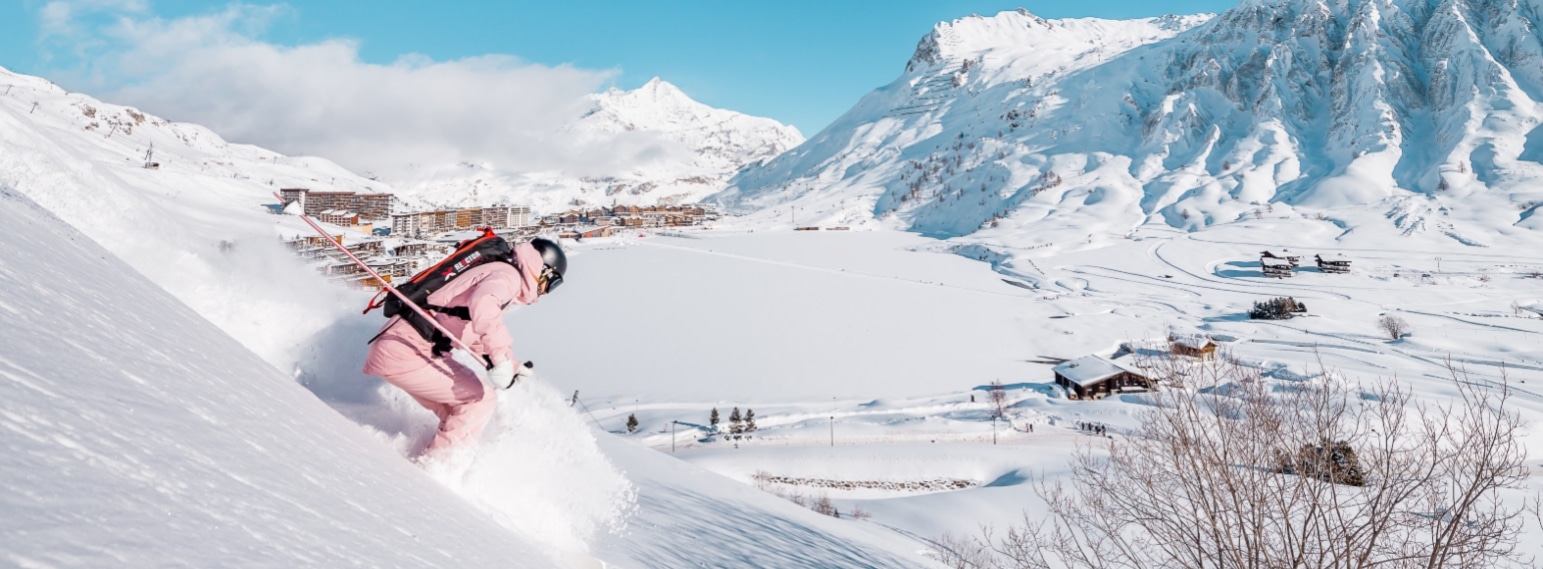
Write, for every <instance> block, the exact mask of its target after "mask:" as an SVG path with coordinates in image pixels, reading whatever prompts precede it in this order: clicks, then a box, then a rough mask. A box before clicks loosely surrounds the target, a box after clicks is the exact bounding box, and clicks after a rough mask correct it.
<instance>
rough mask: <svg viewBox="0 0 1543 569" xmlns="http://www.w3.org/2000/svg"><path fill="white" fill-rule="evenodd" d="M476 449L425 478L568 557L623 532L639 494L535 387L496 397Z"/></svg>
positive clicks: (537, 383) (560, 404) (590, 437)
mask: <svg viewBox="0 0 1543 569" xmlns="http://www.w3.org/2000/svg"><path fill="white" fill-rule="evenodd" d="M493 421H494V422H493V423H492V424H489V425H488V428H487V430H486V431H484V433H483V436H482V441H481V442H480V443H479V444H477V445H476V446H474V447H472V448H469V449H467V450H465V451H463V452H461V453H456V454H453V455H451V456H448V457H446V458H445V459H444V460H443V461H434V463H431V464H428V465H426V469H427V470H428V472H429V475H430V476H432V477H434V478H435V479H436V480H438V481H439V482H440V483H442V484H444V485H445V486H447V487H449V488H450V489H452V490H454V491H455V492H456V493H457V494H460V495H461V496H463V497H465V498H466V499H467V500H468V501H470V502H472V503H473V504H475V505H476V506H477V507H479V508H481V509H482V510H483V511H485V512H487V513H489V514H490V515H492V516H493V517H494V518H495V519H496V520H498V522H499V523H500V524H503V525H504V526H505V527H508V528H509V529H512V530H515V531H517V532H519V533H522V534H524V535H527V536H530V537H531V538H533V539H534V540H536V541H539V542H542V543H547V544H550V545H552V546H554V547H556V548H559V549H562V550H567V551H585V552H587V551H588V550H589V542H590V540H591V539H592V538H593V537H594V536H595V535H596V534H597V532H599V531H601V530H605V531H612V532H615V531H621V530H622V529H623V527H624V524H625V521H626V517H627V516H628V514H630V513H631V512H632V511H633V509H634V508H635V505H636V500H637V492H636V490H635V489H634V488H633V486H632V483H631V482H629V481H628V480H627V477H626V475H624V474H623V473H622V472H620V471H618V470H617V469H616V467H615V466H613V465H612V464H611V461H610V460H609V459H608V458H606V456H605V454H604V453H602V452H601V451H600V448H599V446H598V445H597V444H596V442H595V436H594V434H593V433H591V432H590V428H589V426H588V424H586V423H585V422H584V420H583V419H582V418H580V417H579V415H578V414H577V413H575V412H574V410H573V409H572V408H570V407H569V406H568V401H567V399H566V398H565V397H564V396H563V395H562V394H560V393H558V392H557V390H556V389H554V388H553V387H552V386H551V385H550V384H548V383H546V382H545V381H542V380H540V379H531V380H526V381H522V382H520V383H518V384H516V385H515V386H514V387H512V388H510V389H509V390H507V391H502V392H499V394H498V412H497V415H496V416H495V418H494V420H493Z"/></svg>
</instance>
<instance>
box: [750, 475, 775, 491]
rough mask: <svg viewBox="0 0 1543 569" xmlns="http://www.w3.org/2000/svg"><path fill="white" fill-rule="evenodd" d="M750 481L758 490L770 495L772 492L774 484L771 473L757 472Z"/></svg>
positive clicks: (751, 476)
mask: <svg viewBox="0 0 1543 569" xmlns="http://www.w3.org/2000/svg"><path fill="white" fill-rule="evenodd" d="M750 480H751V481H753V482H754V483H755V489H756V490H760V491H762V492H768V493H769V492H771V490H772V482H771V473H770V472H767V471H765V470H757V471H755V474H751V475H750Z"/></svg>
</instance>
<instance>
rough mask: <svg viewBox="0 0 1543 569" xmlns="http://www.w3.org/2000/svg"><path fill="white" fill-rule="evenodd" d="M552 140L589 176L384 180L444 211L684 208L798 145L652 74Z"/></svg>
mask: <svg viewBox="0 0 1543 569" xmlns="http://www.w3.org/2000/svg"><path fill="white" fill-rule="evenodd" d="M552 138H553V140H554V144H558V143H559V142H560V141H567V142H569V143H571V144H573V146H574V148H575V149H579V150H576V151H578V152H582V153H584V154H586V155H585V156H583V157H582V161H583V162H586V163H588V164H590V166H589V167H588V169H587V171H547V172H525V171H509V170H506V169H502V168H500V167H499V165H497V164H491V163H466V162H463V163H460V164H454V165H449V164H445V165H428V166H424V165H413V166H408V167H405V168H403V169H402V171H399V172H392V173H390V174H389V175H387V177H388V179H389V181H391V182H392V183H393V184H395V185H396V187H397V188H398V190H400V191H401V192H402V193H403V194H404V195H406V196H409V197H411V198H414V199H417V200H421V201H422V202H424V203H431V204H440V205H478V204H490V203H494V202H500V201H502V202H508V203H518V204H528V205H531V206H532V207H534V208H535V209H537V210H539V211H542V212H552V211H561V210H562V209H564V208H567V207H569V206H571V205H573V204H574V203H575V200H578V201H580V202H583V203H587V204H611V203H619V204H623V205H627V204H639V205H647V204H654V203H687V202H695V201H697V200H699V199H701V198H702V197H704V196H706V195H708V194H711V193H714V192H717V191H719V190H721V189H723V186H724V184H725V183H726V182H727V181H728V179H729V177H730V176H732V175H733V174H734V173H735V172H736V171H738V170H739V169H740V168H741V167H743V166H745V165H747V164H752V163H757V162H761V161H765V160H769V159H771V158H772V157H775V156H776V155H778V154H781V153H782V152H783V151H785V150H787V149H789V148H792V147H794V146H797V145H798V144H799V143H801V142H803V140H804V138H803V135H801V134H799V132H798V129H795V128H793V127H791V126H786V125H783V124H780V123H778V122H776V121H774V120H771V119H766V118H760V117H752V116H749V115H744V114H741V113H737V112H733V111H728V110H723V109H716V108H712V107H709V106H707V105H704V104H701V103H698V102H696V101H694V100H692V99H691V98H690V97H688V96H686V94H685V93H683V92H681V90H680V89H678V88H676V87H675V86H674V85H671V84H669V83H667V82H665V81H662V80H660V79H658V78H654V79H653V80H652V81H649V82H648V83H647V84H646V85H643V86H642V87H639V88H637V89H634V90H632V91H621V90H619V89H615V88H612V89H610V90H609V91H606V92H604V93H599V94H595V95H591V96H590V97H589V101H588V108H587V109H586V110H585V112H584V113H583V114H582V115H581V116H577V117H574V118H573V120H571V121H569V122H568V123H567V124H566V126H564V127H562V128H561V129H560V130H559V131H558V132H555V133H552Z"/></svg>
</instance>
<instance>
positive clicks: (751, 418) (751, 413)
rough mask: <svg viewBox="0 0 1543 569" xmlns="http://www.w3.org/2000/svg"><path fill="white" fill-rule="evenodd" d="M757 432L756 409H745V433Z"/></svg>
mask: <svg viewBox="0 0 1543 569" xmlns="http://www.w3.org/2000/svg"><path fill="white" fill-rule="evenodd" d="M754 430H756V426H755V409H745V432H747V433H748V432H751V431H754Z"/></svg>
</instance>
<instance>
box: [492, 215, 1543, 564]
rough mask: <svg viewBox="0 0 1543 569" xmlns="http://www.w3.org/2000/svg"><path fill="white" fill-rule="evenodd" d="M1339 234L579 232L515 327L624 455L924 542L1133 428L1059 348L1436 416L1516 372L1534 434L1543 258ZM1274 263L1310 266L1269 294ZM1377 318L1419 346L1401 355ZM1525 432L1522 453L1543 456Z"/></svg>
mask: <svg viewBox="0 0 1543 569" xmlns="http://www.w3.org/2000/svg"><path fill="white" fill-rule="evenodd" d="M1374 231H1375V230H1374V228H1370V227H1369V228H1368V229H1367V230H1366V231H1365V233H1367V234H1372V233H1374ZM1341 233H1342V231H1341V230H1340V229H1338V228H1337V227H1336V226H1334V225H1333V224H1331V223H1328V222H1322V221H1316V220H1303V219H1300V218H1297V219H1263V220H1250V221H1247V222H1239V223H1236V224H1230V225H1224V226H1219V227H1216V228H1213V229H1211V230H1208V231H1201V232H1195V233H1185V232H1178V231H1174V230H1172V229H1169V228H1165V227H1161V226H1148V227H1143V228H1140V229H1138V230H1137V231H1135V232H1133V233H1132V234H1131V237H1130V238H1129V239H1111V240H1106V241H1101V242H1097V243H1095V244H1092V245H1088V244H1086V243H1078V244H1076V245H1075V246H1072V247H1065V248H1050V247H1033V248H1023V249H1021V250H1011V249H1004V248H998V249H996V254H997V267H998V269H999V271H993V270H991V265H990V264H988V263H984V262H979V261H973V260H969V259H965V258H964V257H963V256H961V255H958V254H953V253H950V252H948V251H949V250H950V247H949V246H947V244H946V243H943V242H938V241H933V240H929V239H926V238H923V237H919V236H916V235H913V234H906V233H894V232H884V231H874V232H793V231H787V230H785V229H783V230H770V229H765V228H764V227H763V228H761V229H759V230H754V231H752V230H751V229H750V228H748V227H739V228H726V229H721V230H711V231H695V232H690V233H682V234H679V236H655V235H650V236H648V237H644V238H638V237H636V236H627V237H618V238H613V239H606V240H586V241H585V242H583V243H578V244H574V245H573V246H572V248H573V249H574V257H573V267H574V269H573V270H572V272H573V278H572V279H570V281H569V282H570V283H571V284H567V285H565V288H564V289H563V290H562V294H561V295H553V296H552V297H549V298H548V299H547V300H544V301H543V302H542V303H540V304H537V305H535V306H533V307H529V308H526V309H522V310H520V311H519V312H516V313H514V314H512V315H511V317H510V319H509V323H510V325H511V328H512V329H513V330H514V331H515V334H516V338H517V341H518V345H517V348H516V349H517V351H518V353H519V354H520V355H521V356H522V357H526V358H530V359H533V360H536V361H539V362H541V365H540V369H541V370H542V373H543V374H544V376H545V377H546V378H547V379H548V380H550V381H551V382H552V383H553V384H554V386H556V387H557V388H558V389H559V390H561V391H564V392H571V391H573V390H578V391H579V394H580V401H581V402H583V403H584V404H585V405H586V406H587V407H588V409H589V410H590V411H592V412H593V413H592V416H593V419H594V420H595V421H596V422H598V423H599V424H600V425H601V426H603V427H604V428H605V429H607V430H610V431H612V432H616V433H624V423H625V421H626V419H627V417H628V415H630V414H635V415H636V416H637V417H638V419H639V421H640V428H639V432H638V433H636V434H632V435H625V434H623V435H622V437H623V438H624V439H629V440H632V441H634V442H636V443H637V444H641V445H645V446H648V447H651V448H654V449H656V450H659V451H661V452H666V453H669V452H671V451H672V448H673V449H674V454H675V456H677V457H680V458H682V459H685V460H687V461H690V462H693V463H696V464H698V465H701V466H703V467H706V468H708V469H711V470H713V471H716V472H719V473H722V474H724V475H726V476H729V477H731V478H734V479H737V480H740V481H742V482H744V483H746V484H750V485H758V486H761V487H763V488H765V489H766V490H767V491H769V492H775V493H778V494H782V495H785V496H789V497H791V496H793V495H795V494H797V495H802V496H805V497H808V498H815V497H818V496H820V495H821V494H824V495H827V496H829V497H831V498H833V499H835V500H836V503H837V504H838V505H839V506H840V507H841V509H842V510H846V509H848V508H850V507H853V506H856V507H859V508H861V509H863V510H866V511H868V512H870V513H872V514H873V517H872V519H871V521H870V522H856V523H873V524H875V525H881V526H886V527H892V528H893V529H894V530H895V531H897V532H898V533H901V534H903V535H912V536H919V537H937V536H939V535H941V534H942V533H944V532H951V533H954V534H972V533H974V531H975V529H976V527H977V526H978V524H980V523H989V524H997V525H1000V524H1004V523H1010V522H1012V521H1015V520H1017V519H1019V516H1020V515H1021V512H1022V510H1024V509H1025V508H1028V509H1031V510H1035V509H1037V508H1038V507H1039V504H1038V499H1037V498H1036V496H1035V493H1034V490H1033V487H1032V484H1030V483H1029V482H1031V481H1032V480H1033V479H1034V478H1035V477H1038V476H1042V475H1050V476H1052V477H1053V476H1054V475H1056V474H1057V473H1058V472H1060V471H1062V470H1063V469H1064V467H1065V465H1066V460H1067V457H1068V456H1069V455H1070V453H1071V451H1072V450H1073V449H1074V448H1075V447H1076V445H1077V443H1079V442H1091V441H1093V440H1094V439H1093V438H1091V436H1090V435H1087V434H1084V433H1083V432H1081V431H1080V430H1079V429H1078V426H1077V425H1078V423H1098V424H1102V425H1105V426H1107V428H1108V430H1109V432H1112V433H1119V432H1121V431H1123V430H1126V429H1129V428H1131V427H1133V426H1134V419H1133V418H1132V416H1131V413H1132V412H1133V411H1135V410H1138V409H1140V408H1141V404H1140V399H1139V398H1135V397H1129V396H1127V397H1121V398H1111V399H1107V400H1103V401H1097V402H1081V401H1071V400H1067V399H1065V398H1064V396H1063V395H1062V394H1061V392H1060V390H1059V388H1057V387H1056V386H1055V385H1054V384H1053V382H1052V374H1051V371H1050V368H1051V367H1052V366H1053V364H1052V363H1050V362H1051V360H1049V359H1045V358H1060V359H1066V358H1074V357H1077V356H1080V355H1083V354H1087V353H1101V354H1104V355H1108V354H1110V353H1111V352H1113V351H1114V350H1115V349H1116V348H1117V346H1118V345H1119V344H1120V343H1122V342H1126V341H1131V340H1161V339H1162V338H1163V337H1165V336H1166V335H1167V334H1168V333H1170V332H1177V333H1203V334H1208V335H1211V336H1212V337H1215V338H1217V339H1219V340H1222V342H1221V343H1222V345H1223V346H1224V349H1226V350H1228V351H1230V352H1231V353H1232V354H1233V355H1234V356H1236V357H1238V358H1240V359H1242V360H1243V361H1245V362H1247V363H1248V364H1249V365H1253V366H1257V367H1259V368H1261V369H1262V370H1264V371H1265V372H1266V374H1267V376H1268V377H1270V378H1272V380H1274V381H1283V382H1291V381H1315V380H1321V379H1318V378H1319V373H1320V362H1321V365H1322V366H1324V367H1326V368H1327V369H1328V370H1329V371H1330V372H1331V376H1330V377H1331V378H1337V380H1346V381H1352V382H1353V381H1357V380H1358V379H1365V380H1371V379H1375V378H1379V377H1397V378H1398V380H1399V381H1400V382H1401V383H1403V384H1406V385H1408V386H1410V387H1412V388H1414V389H1415V390H1416V392H1417V393H1418V394H1419V395H1420V396H1421V397H1422V398H1427V400H1429V401H1445V400H1447V398H1448V397H1450V396H1451V395H1452V393H1453V390H1452V388H1451V384H1450V381H1451V379H1450V374H1449V373H1448V371H1447V367H1446V361H1447V360H1448V359H1450V360H1451V361H1453V362H1454V363H1455V364H1457V365H1458V366H1460V367H1462V368H1464V369H1466V370H1467V372H1468V374H1469V375H1470V376H1471V377H1472V378H1473V379H1476V380H1481V381H1493V380H1497V379H1498V378H1499V377H1500V375H1501V373H1502V371H1503V372H1504V373H1505V374H1507V375H1508V376H1509V378H1510V380H1511V382H1512V384H1513V386H1514V387H1515V388H1516V390H1517V392H1518V394H1519V398H1518V399H1517V405H1518V409H1519V410H1521V411H1522V412H1523V414H1524V415H1525V417H1526V418H1527V419H1528V420H1529V421H1531V422H1533V423H1537V421H1538V420H1539V419H1540V418H1543V391H1539V390H1536V389H1535V388H1533V387H1532V386H1534V385H1538V384H1539V383H1540V382H1543V317H1540V316H1539V315H1538V314H1537V313H1535V312H1533V311H1530V310H1528V309H1526V307H1527V306H1532V305H1534V304H1535V303H1536V302H1537V298H1538V297H1539V296H1543V278H1538V277H1536V276H1533V273H1535V272H1538V271H1543V260H1540V259H1539V258H1537V257H1536V256H1534V255H1529V254H1506V253H1505V252H1504V251H1503V250H1497V249H1477V248H1463V247H1461V246H1458V247H1445V246H1444V245H1443V244H1442V243H1441V242H1440V241H1439V240H1434V239H1431V240H1418V239H1408V238H1402V237H1398V236H1396V234H1393V236H1391V237H1384V238H1372V237H1366V238H1364V239H1360V240H1359V241H1356V242H1355V243H1354V244H1355V245H1356V246H1354V247H1348V246H1343V245H1339V244H1337V243H1340V242H1342V241H1337V239H1338V238H1339V237H1340V234H1341ZM1272 236H1273V237H1272ZM1379 245H1380V246H1379ZM1265 249H1269V250H1272V251H1274V252H1275V253H1277V254H1287V253H1288V251H1287V249H1289V254H1292V255H1298V254H1301V255H1304V256H1305V257H1306V258H1307V259H1306V261H1307V265H1308V267H1306V268H1303V269H1300V270H1298V272H1297V274H1296V276H1295V277H1293V278H1291V279H1283V280H1282V279H1268V278H1265V277H1263V276H1262V275H1261V274H1260V269H1259V266H1258V265H1259V261H1258V255H1259V252H1260V251H1262V250H1265ZM1465 249H1466V250H1465ZM965 251H966V252H967V253H971V252H975V251H976V249H973V248H966V249H965ZM1313 254H1321V255H1324V256H1325V257H1329V256H1331V255H1332V256H1334V258H1344V259H1350V260H1352V267H1353V268H1352V272H1351V273H1350V274H1329V273H1322V272H1319V271H1318V270H1317V269H1316V267H1311V256H1312V255H1313ZM1341 256H1342V257H1341ZM1437 257H1440V258H1441V260H1440V269H1439V270H1438V269H1437V267H1436V263H1437V261H1436V258H1437ZM1006 280H1011V281H1015V282H1017V283H1020V284H1021V285H1022V286H1018V285H1014V284H1009V283H1008V282H1005V281H1006ZM1025 287H1027V288H1025ZM1276 296H1291V297H1294V298H1296V299H1297V300H1299V301H1301V302H1303V303H1305V304H1306V305H1307V306H1308V313H1307V315H1305V316H1301V317H1297V318H1293V319H1290V320H1284V321H1268V322H1266V321H1250V320H1248V318H1247V316H1246V313H1247V311H1248V309H1249V308H1250V307H1251V306H1252V303H1253V302H1255V301H1261V300H1266V299H1269V298H1272V297H1276ZM1513 304H1514V305H1515V307H1517V308H1520V310H1518V309H1517V308H1513ZM1383 314H1392V315H1396V316H1399V317H1401V318H1403V319H1405V320H1407V321H1408V322H1409V323H1410V325H1411V327H1412V329H1413V333H1412V334H1411V335H1409V336H1407V337H1405V338H1403V339H1401V340H1398V341H1392V340H1390V339H1388V338H1387V337H1386V336H1385V335H1384V334H1383V332H1382V331H1381V330H1380V329H1379V328H1378V327H1377V319H1378V318H1379V316H1380V315H1383ZM596 350H601V351H602V353H599V354H597V352H596ZM993 381H1001V382H1003V384H1004V385H1006V386H1007V389H1008V393H1009V400H1010V401H1011V405H1012V407H1011V410H1010V411H1009V418H1010V419H1011V425H1008V424H1005V423H999V424H997V425H996V442H997V444H996V445H993V423H992V421H991V418H990V417H991V412H990V404H989V403H987V399H986V394H985V392H984V391H981V389H983V388H984V387H985V386H987V385H989V384H990V383H991V382H993ZM972 396H973V397H974V399H973V401H972ZM735 407H738V408H739V409H740V410H742V411H743V410H745V409H754V410H755V412H756V422H757V424H758V426H759V427H760V429H759V430H758V431H757V432H756V433H754V436H753V438H751V439H748V440H739V441H731V440H727V439H725V438H723V437H721V436H719V437H713V436H708V435H707V434H706V433H705V431H704V430H703V426H704V425H706V424H707V422H708V414H709V411H710V410H711V409H712V408H717V409H718V410H719V412H720V413H721V417H722V420H723V424H722V425H720V427H724V428H726V426H727V422H728V416H729V412H730V410H731V409H732V408H735ZM675 421H679V422H680V423H677V424H674V425H673V426H674V434H673V435H672V433H671V428H672V422H675ZM1030 428H1032V429H1033V431H1032V432H1028V431H1029V429H1030ZM1532 433H1533V434H1529V435H1528V436H1529V437H1530V438H1529V439H1528V445H1529V447H1531V448H1533V449H1543V438H1539V435H1538V434H1536V431H1535V430H1534V431H1532ZM832 441H834V446H831V444H832ZM1536 452H1537V451H1536V450H1535V451H1534V453H1536ZM767 477H772V478H773V479H782V480H784V481H786V480H789V479H798V480H796V481H795V483H794V484H777V483H771V484H768V483H766V482H764V481H761V480H758V478H767ZM956 481H963V482H962V483H961V485H963V486H965V488H963V489H958V488H956V487H951V486H950V484H952V483H954V482H956ZM841 482H846V483H848V484H845V485H843V484H840V483H841Z"/></svg>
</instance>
